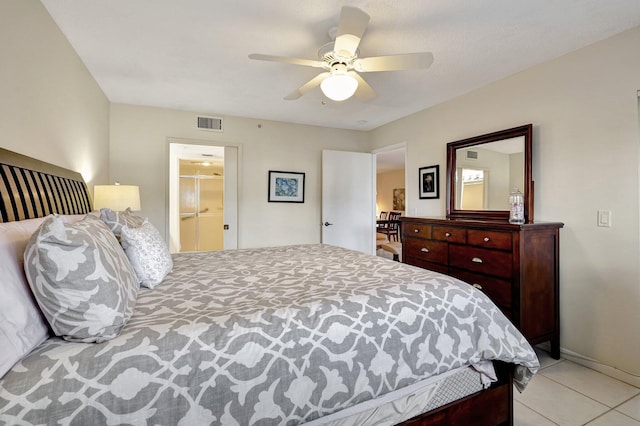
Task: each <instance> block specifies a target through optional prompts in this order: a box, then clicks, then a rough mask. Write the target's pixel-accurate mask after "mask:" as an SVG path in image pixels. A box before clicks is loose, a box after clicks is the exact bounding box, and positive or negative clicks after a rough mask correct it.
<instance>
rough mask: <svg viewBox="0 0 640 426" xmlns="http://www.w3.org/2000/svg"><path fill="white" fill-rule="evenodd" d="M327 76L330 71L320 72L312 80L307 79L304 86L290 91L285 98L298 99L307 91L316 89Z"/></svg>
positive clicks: (289, 99) (288, 99)
mask: <svg viewBox="0 0 640 426" xmlns="http://www.w3.org/2000/svg"><path fill="white" fill-rule="evenodd" d="M327 77H329V73H328V72H323V73H320V74H318V75H317V76H315V77H313V78H312V79H311V80H309V81H307V82H306V83H305V84H303V85H302V86H300V87H298V88H297V89H296V90H294V91H293V92H291V93H289V94H288V95H287V96H285V98H284V99H285V100H287V101H295V100H296V99H299V98H300V97H301V96H302V95H304V94H305V93H307V92H308V91H309V90H311V89H315V88H316V87H318V86H319V85H320V83H322V80H324V79H325V78H327Z"/></svg>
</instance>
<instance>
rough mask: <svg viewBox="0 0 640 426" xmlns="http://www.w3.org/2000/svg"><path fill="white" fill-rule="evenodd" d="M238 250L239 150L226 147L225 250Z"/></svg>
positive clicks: (233, 147)
mask: <svg viewBox="0 0 640 426" xmlns="http://www.w3.org/2000/svg"><path fill="white" fill-rule="evenodd" d="M237 248H238V148H237V147H235V146H225V147H224V249H225V250H229V249H237Z"/></svg>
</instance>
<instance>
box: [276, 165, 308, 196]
mask: <svg viewBox="0 0 640 426" xmlns="http://www.w3.org/2000/svg"><path fill="white" fill-rule="evenodd" d="M269 202H270V203H304V173H297V172H280V171H274V170H269Z"/></svg>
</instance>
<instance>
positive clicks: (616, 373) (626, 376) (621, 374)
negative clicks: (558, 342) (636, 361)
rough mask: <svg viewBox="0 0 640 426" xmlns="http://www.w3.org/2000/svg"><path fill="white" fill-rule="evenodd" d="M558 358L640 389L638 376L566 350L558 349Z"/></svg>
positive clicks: (639, 377)
mask: <svg viewBox="0 0 640 426" xmlns="http://www.w3.org/2000/svg"><path fill="white" fill-rule="evenodd" d="M560 356H561V357H562V358H564V359H568V360H569V361H572V362H575V363H576V364H580V365H582V366H584V367H588V368H591V369H592V370H595V371H597V372H599V373H602V374H605V375H607V376H609V377H613V378H614V379H617V380H620V381H621V382H625V383H628V384H630V385H631V386H635V387H637V388H640V376H637V375H634V374H631V373H629V372H626V371H622V370H619V369H617V368H615V367H611V366H610V365H605V364H602V363H601V362H598V361H596V360H594V359H591V358H589V357H586V356H584V355H581V354H579V353H576V352H573V351H570V350H568V349H564V348H560Z"/></svg>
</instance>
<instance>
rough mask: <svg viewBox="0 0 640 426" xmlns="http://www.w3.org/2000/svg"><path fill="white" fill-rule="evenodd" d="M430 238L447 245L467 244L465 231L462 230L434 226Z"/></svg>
mask: <svg viewBox="0 0 640 426" xmlns="http://www.w3.org/2000/svg"><path fill="white" fill-rule="evenodd" d="M431 238H433V239H434V240H439V241H447V242H449V243H461V244H465V243H466V242H467V230H466V229H464V228H454V227H449V226H438V225H434V226H433V229H432V230H431Z"/></svg>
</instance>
